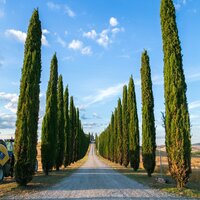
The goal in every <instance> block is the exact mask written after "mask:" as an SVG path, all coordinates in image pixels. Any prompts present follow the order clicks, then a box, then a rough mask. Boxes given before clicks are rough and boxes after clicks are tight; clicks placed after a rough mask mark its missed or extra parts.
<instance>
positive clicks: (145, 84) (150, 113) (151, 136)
mask: <svg viewBox="0 0 200 200" xmlns="http://www.w3.org/2000/svg"><path fill="white" fill-rule="evenodd" d="M141 61H142V66H141V84H142V159H143V165H144V168H145V170H146V171H147V174H148V176H151V174H152V173H153V172H154V168H155V151H156V141H155V140H156V132H155V122H154V121H155V119H154V99H153V91H152V81H151V70H150V65H149V56H148V54H147V51H144V52H143V54H142V59H141Z"/></svg>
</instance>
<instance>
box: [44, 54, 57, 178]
mask: <svg viewBox="0 0 200 200" xmlns="http://www.w3.org/2000/svg"><path fill="white" fill-rule="evenodd" d="M57 82H58V61H57V57H56V54H54V55H53V58H52V60H51V70H50V79H49V82H48V88H47V93H46V113H45V115H44V118H43V122H42V142H41V156H42V167H43V170H44V172H45V174H46V175H48V172H49V170H50V169H52V167H53V166H54V164H55V156H56V132H57V123H56V122H57Z"/></svg>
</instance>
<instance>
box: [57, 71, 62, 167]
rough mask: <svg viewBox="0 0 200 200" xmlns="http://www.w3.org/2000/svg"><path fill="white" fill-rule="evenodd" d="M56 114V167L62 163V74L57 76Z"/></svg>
mask: <svg viewBox="0 0 200 200" xmlns="http://www.w3.org/2000/svg"><path fill="white" fill-rule="evenodd" d="M57 95H58V96H57V99H58V102H57V103H58V112H57V113H58V115H57V122H58V123H57V145H56V162H55V164H56V169H57V170H59V167H61V165H62V164H63V158H64V100H63V81H62V75H60V76H59V78H58V94H57Z"/></svg>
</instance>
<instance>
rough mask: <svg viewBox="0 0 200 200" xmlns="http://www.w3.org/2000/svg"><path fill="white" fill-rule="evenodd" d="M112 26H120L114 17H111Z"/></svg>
mask: <svg viewBox="0 0 200 200" xmlns="http://www.w3.org/2000/svg"><path fill="white" fill-rule="evenodd" d="M110 25H111V26H117V25H118V21H117V19H116V18H114V17H111V18H110Z"/></svg>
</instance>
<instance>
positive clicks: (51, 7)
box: [47, 2, 60, 10]
mask: <svg viewBox="0 0 200 200" xmlns="http://www.w3.org/2000/svg"><path fill="white" fill-rule="evenodd" d="M47 6H48V8H50V9H51V10H59V9H60V5H58V4H55V3H53V2H47Z"/></svg>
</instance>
